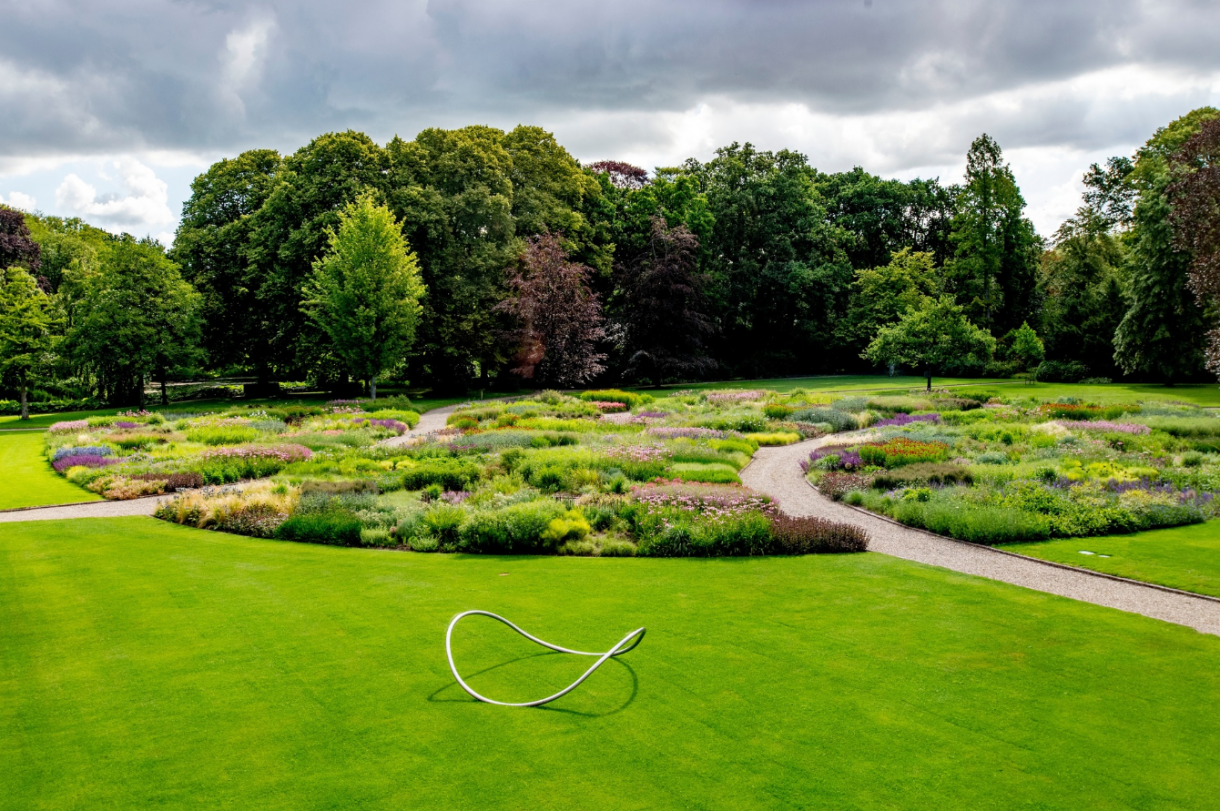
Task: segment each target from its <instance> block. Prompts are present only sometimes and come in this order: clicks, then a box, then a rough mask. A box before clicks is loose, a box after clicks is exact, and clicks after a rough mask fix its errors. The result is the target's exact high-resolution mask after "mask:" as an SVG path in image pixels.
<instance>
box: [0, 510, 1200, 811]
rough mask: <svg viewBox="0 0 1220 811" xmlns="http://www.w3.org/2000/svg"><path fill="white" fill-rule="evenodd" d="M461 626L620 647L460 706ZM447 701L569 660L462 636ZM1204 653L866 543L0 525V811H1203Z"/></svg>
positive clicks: (140, 521)
mask: <svg viewBox="0 0 1220 811" xmlns="http://www.w3.org/2000/svg"><path fill="white" fill-rule="evenodd" d="M468 608H484V609H488V610H492V611H497V612H500V613H503V614H505V615H507V616H508V617H509V618H510V619H513V620H515V621H517V622H518V623H520V624H521V625H523V626H524V627H525V628H526V629H527V630H529V631H531V632H533V633H536V634H538V635H540V636H542V637H543V638H544V639H549V640H553V641H555V642H558V643H560V644H566V645H570V646H578V647H584V648H585V649H598V647H599V646H606V645H609V644H612V643H613V642H614V641H617V640H618V639H619V638H620V637H621V636H622V634H624V633H625V632H626V631H628V630H630V629H631V628H634V627H636V626H638V625H647V626H648V636H647V638H646V639H645V640H644V642H643V644H642V645H641V646H640V647H639V648H638V649H636V650H635V651H632V652H631V653H629V654H627V655H626V656H624V657H623V658H622V659H621V660H616V661H613V662H610V663H608V664H607V665H606V666H605V667H604V668H603V670H602V671H600V672H598V673H597V674H595V675H594V676H593V678H592V679H591V680H590V681H589V682H587V683H586V684H585V685H584V686H583V687H582V688H580V689H579V690H578V691H577V692H575V693H573V694H572V695H570V696H567V697H565V698H564V699H562V700H560V701H559V702H557V703H556V704H555V705H552V707H551V708H549V709H538V710H517V709H505V708H499V707H492V706H488V705H482V704H478V703H476V702H474V701H473V700H471V699H470V698H469V697H468V696H466V695H465V694H464V693H463V692H461V691H460V689H458V688H457V687H456V685H454V683H453V680H452V677H451V676H450V674H449V672H448V667H447V664H446V661H445V655H444V648H443V635H444V631H445V626H446V624H447V622H448V620H449V619H450V618H451V617H452V616H453V615H454V614H455V613H456V612H458V611H460V610H463V609H468ZM467 622H468V623H469V625H463V626H462V627H461V628H460V629H459V632H458V636H457V640H456V642H457V644H456V654H457V656H458V661H459V663H460V665H461V667H462V668H463V672H464V673H465V674H468V675H469V674H478V675H470V678H471V681H472V684H473V685H474V686H475V687H476V689H481V690H483V691H485V692H486V693H487V694H489V695H491V696H493V697H503V698H504V699H507V700H511V699H516V700H522V699H529V698H535V697H539V696H541V695H544V694H547V693H548V692H550V691H552V690H554V689H557V688H558V687H559V686H561V685H564V684H566V683H567V681H568V680H569V679H570V678H572V677H573V676H574V675H575V674H576V673H578V672H580V671H581V670H583V668H584V667H586V666H587V665H588V663H589V662H588V660H576V659H575V657H566V656H560V655H557V654H543V655H537V654H538V652H539V650H540V649H538V648H535V647H533V646H532V645H530V644H529V643H527V642H525V641H524V640H522V639H520V638H519V637H517V636H516V635H514V634H512V633H511V632H509V631H508V630H507V629H505V628H503V627H501V626H499V625H498V624H496V623H493V622H491V621H490V620H480V619H478V618H474V619H471V620H467ZM1218 703H1220V639H1218V638H1215V637H1210V636H1204V635H1201V634H1197V633H1195V632H1194V631H1191V630H1189V629H1186V628H1182V627H1178V626H1173V625H1168V624H1164V623H1160V622H1156V621H1154V620H1150V619H1147V618H1144V617H1139V616H1134V615H1130V614H1123V613H1120V612H1117V611H1111V610H1108V609H1103V608H1099V607H1096V606H1091V605H1087V604H1084V603H1077V602H1072V601H1068V600H1064V599H1059V598H1056V597H1051V596H1048V595H1044V594H1040V593H1037V592H1031V591H1025V590H1022V589H1019V588H1015V587H1011V586H1007V585H1003V584H997V583H992V582H988V581H984V580H979V579H974V578H970V577H966V576H963V575H957V574H954V573H951V572H946V571H943V570H938V569H933V568H928V567H923V566H918V565H914V564H910V563H906V562H903V561H899V560H896V559H893V558H888V557H884V556H881V555H855V556H814V557H805V558H771V559H765V558H764V559H720V560H699V559H681V560H643V559H611V558H606V559H601V558H493V557H482V558H480V557H456V556H440V555H418V554H411V553H397V552H383V551H368V550H353V549H338V548H330V547H318V546H305V545H293V544H288V543H279V542H272V541H259V540H254V539H249V538H241V537H235V536H227V535H220V534H214V533H207V532H201V531H198V530H191V529H186V528H183V527H179V526H172V525H167V524H161V523H158V522H155V521H154V520H152V519H145V518H127V519H98V520H79V521H74V522H37V523H26V524H9V525H5V526H4V528H3V530H0V807H3V808H14V809H17V808H20V809H51V808H146V807H151V806H161V807H170V808H191V807H199V808H237V809H246V808H258V809H280V808H284V809H288V808H291V809H323V808H334V809H354V808H361V809H363V808H394V809H401V808H421V809H425V808H426V809H457V808H462V809H465V808H470V809H496V808H511V809H519V808H529V809H585V808H587V809H607V808H614V809H668V808H675V809H677V808H681V809H691V808H699V809H719V808H724V809H749V808H785V809H787V808H825V809H843V808H856V809H930V808H954V809H957V808H961V809H966V808H969V809H982V808H996V809H1010V808H1038V809H1072V811H1080V809H1127V808H1148V809H1153V808H1156V809H1160V808H1175V809H1211V808H1214V807H1215V786H1216V782H1217V780H1218V779H1220V759H1217V757H1216V752H1217V751H1218V749H1220V724H1217V723H1216V718H1215V707H1216V706H1217V705H1218Z"/></svg>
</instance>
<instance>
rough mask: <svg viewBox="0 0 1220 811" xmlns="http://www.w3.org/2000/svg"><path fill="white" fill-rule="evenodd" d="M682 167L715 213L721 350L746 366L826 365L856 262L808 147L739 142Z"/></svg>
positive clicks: (782, 369)
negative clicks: (833, 219) (818, 183)
mask: <svg viewBox="0 0 1220 811" xmlns="http://www.w3.org/2000/svg"><path fill="white" fill-rule="evenodd" d="M683 171H684V172H686V173H687V174H689V175H691V176H692V177H694V178H695V179H696V180H698V182H699V184H700V188H701V189H702V190H703V191H704V192H705V193H706V195H707V199H708V203H709V206H710V209H711V213H712V216H713V217H714V218H715V228H714V229H713V232H712V235H711V238H710V244H709V250H708V252H707V253H708V255H709V261H708V263H707V264H706V265H705V266H704V269H705V270H706V271H708V272H709V275H710V276H711V277H712V284H711V290H710V293H711V298H712V303H713V306H714V312H715V314H716V317H717V319H718V322H719V326H720V340H719V342H718V343H719V346H718V350H719V353H720V355H721V357H722V358H724V359H725V360H726V361H727V363H728V365H729V366H730V368H732V369H733V371H734V372H735V373H736V374H742V375H755V374H794V373H795V372H796V371H797V370H802V371H812V370H816V369H826V368H827V363H828V361H830V362H833V361H831V359H832V358H833V352H832V350H833V348H834V340H835V336H834V328H833V324H834V320H835V314H836V313H837V312H839V311H840V309H841V307H842V304H843V302H844V299H846V294H847V288H848V285H849V284H850V282H851V265H850V263H849V262H848V261H847V256H846V253H845V252H844V250H843V246H842V242H843V239H844V235H843V233H842V232H841V231H840V230H839V229H836V228H835V227H834V226H832V225H830V224H828V223H827V222H826V212H825V210H824V208H823V207H822V205H821V200H820V197H819V195H818V192H817V189H816V187H815V186H814V178H815V171H814V170H813V169H812V168H811V167H810V166H809V164H808V162H807V161H806V159H805V156H804V155H801V154H800V153H797V152H791V151H788V150H783V151H780V152H775V153H772V152H760V151H758V150H756V149H755V148H754V147H753V146H752V145H750V144H745V145H744V146H743V145H740V144H736V143H734V144H732V145H730V146H728V147H724V148H722V149H718V150H717V151H716V157H715V158H714V159H713V160H711V161H709V162H708V163H706V164H701V163H699V162H697V161H694V160H690V161H687V163H686V164H685V165H684V167H683ZM830 368H833V367H830Z"/></svg>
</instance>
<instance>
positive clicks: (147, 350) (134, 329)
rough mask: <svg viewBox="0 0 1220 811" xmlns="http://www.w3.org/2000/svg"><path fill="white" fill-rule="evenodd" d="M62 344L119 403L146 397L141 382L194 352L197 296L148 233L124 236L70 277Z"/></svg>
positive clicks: (192, 358) (179, 365) (189, 360)
mask: <svg viewBox="0 0 1220 811" xmlns="http://www.w3.org/2000/svg"><path fill="white" fill-rule="evenodd" d="M73 285H74V286H75V287H77V288H79V293H78V294H77V295H75V296H73V298H72V303H71V312H70V313H69V319H70V321H69V323H70V325H71V326H70V328H69V332H68V335H67V341H66V348H67V351H68V355H69V357H70V359H71V360H72V361H73V362H74V364H75V365H76V367H77V369H78V370H79V371H80V372H81V374H82V375H85V376H89V377H91V378H92V379H93V380H94V382H95V384H96V388H97V390H98V392H99V394H100V395H101V396H102V397H104V398H105V399H106V400H108V401H110V402H111V403H114V404H116V405H126V404H135V403H138V404H139V405H141V406H142V405H143V404H144V383H145V381H147V380H148V379H150V378H151V377H153V376H158V377H159V378H160V380H161V383H162V392H163V393H164V390H165V376H166V375H167V374H169V373H171V372H173V370H183V369H189V368H190V367H191V366H193V365H194V363H195V362H196V360H197V359H198V357H199V345H198V344H199V339H200V315H199V312H200V305H201V302H200V296H199V294H198V293H196V292H195V290H194V288H192V287H191V285H190V284H189V283H187V282H186V281H185V280H184V279H183V278H182V275H181V273H180V272H179V270H178V266H177V265H176V264H175V263H173V262H172V261H170V260H169V258H168V257H166V255H165V252H164V250H163V249H162V247H161V246H160V245H159V244H158V243H156V242H154V241H152V240H139V241H137V240H136V239H135V238H133V237H131V236H128V235H124V236H122V237H119V238H116V239H115V240H114V242H113V244H112V245H111V246H110V247H109V248H108V250H107V251H106V253H105V255H104V256H103V257H102V261H101V267H100V269H99V270H96V271H92V272H89V273H88V274H87V275H86V276H85V277H84V278H82V279H79V280H73Z"/></svg>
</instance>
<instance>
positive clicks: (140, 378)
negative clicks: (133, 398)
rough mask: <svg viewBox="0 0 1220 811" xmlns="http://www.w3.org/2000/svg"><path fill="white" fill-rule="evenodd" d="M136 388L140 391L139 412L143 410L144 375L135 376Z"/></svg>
mask: <svg viewBox="0 0 1220 811" xmlns="http://www.w3.org/2000/svg"><path fill="white" fill-rule="evenodd" d="M136 388H138V389H139V390H140V410H141V411H143V410H144V375H142V374H141V375H137V376H136Z"/></svg>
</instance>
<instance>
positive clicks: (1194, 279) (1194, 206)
mask: <svg viewBox="0 0 1220 811" xmlns="http://www.w3.org/2000/svg"><path fill="white" fill-rule="evenodd" d="M1174 164H1175V169H1177V171H1178V172H1179V173H1181V178H1180V179H1179V180H1177V181H1176V182H1175V183H1174V184H1173V185H1172V186H1171V187H1170V194H1171V197H1172V200H1173V213H1172V215H1171V219H1172V220H1173V225H1174V247H1176V248H1177V249H1178V250H1180V251H1189V252H1190V253H1191V254H1192V255H1193V259H1192V261H1191V264H1190V271H1189V283H1190V289H1191V291H1192V292H1193V293H1194V294H1195V297H1196V298H1197V299H1198V301H1199V306H1200V307H1202V308H1204V309H1205V310H1208V309H1212V310H1214V309H1215V308H1217V307H1220V118H1213V119H1212V120H1210V121H1207V122H1205V123H1204V124H1203V125H1202V126H1201V127H1200V128H1199V131H1198V132H1197V133H1196V134H1195V135H1194V136H1192V137H1191V139H1190V140H1189V141H1187V142H1186V143H1185V144H1183V145H1182V149H1181V150H1180V151H1179V152H1178V153H1177V155H1176V156H1175V159H1174ZM1207 368H1208V369H1210V370H1211V371H1213V372H1215V373H1216V374H1218V375H1220V326H1217V327H1215V328H1214V329H1212V330H1211V331H1210V332H1209V333H1208V347H1207Z"/></svg>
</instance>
